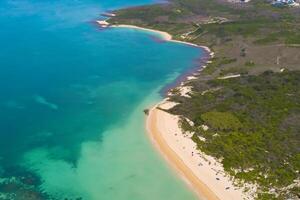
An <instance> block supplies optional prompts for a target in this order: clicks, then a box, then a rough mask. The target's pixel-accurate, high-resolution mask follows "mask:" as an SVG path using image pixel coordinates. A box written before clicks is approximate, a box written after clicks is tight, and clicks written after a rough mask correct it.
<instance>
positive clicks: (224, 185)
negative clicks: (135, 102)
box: [147, 101, 252, 200]
mask: <svg viewBox="0 0 300 200" xmlns="http://www.w3.org/2000/svg"><path fill="white" fill-rule="evenodd" d="M174 105H175V104H174V103H173V102H167V101H163V102H162V103H161V104H159V105H158V106H155V107H154V108H152V109H151V111H150V112H149V116H148V118H147V130H148V132H149V135H150V137H151V139H152V141H153V143H154V144H155V146H156V147H157V148H158V149H159V151H160V152H161V153H162V154H163V156H164V157H165V158H166V159H167V160H168V161H169V162H170V164H171V165H172V166H173V167H174V168H175V169H176V171H177V172H179V174H180V175H181V177H183V178H184V180H186V181H187V183H188V184H189V185H190V186H191V187H192V188H193V189H194V190H195V191H196V192H197V194H198V195H199V198H200V199H201V200H204V199H209V200H211V199H212V200H215V199H220V200H221V199H222V200H241V199H252V198H251V196H250V195H247V194H245V193H243V189H242V188H238V187H235V186H234V185H233V182H232V181H231V179H230V177H228V176H227V175H226V174H225V173H224V170H223V167H222V165H221V164H220V163H219V162H217V161H216V160H215V159H214V158H212V157H210V156H207V155H204V154H202V153H201V152H199V150H196V144H195V143H194V142H193V141H192V139H191V138H190V137H191V136H192V134H190V135H184V134H183V133H182V131H181V129H180V128H179V126H178V120H179V117H178V116H174V115H171V114H169V113H167V112H164V111H162V110H160V109H157V107H160V108H163V109H169V108H170V107H172V106H174Z"/></svg>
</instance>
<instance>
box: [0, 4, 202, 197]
mask: <svg viewBox="0 0 300 200" xmlns="http://www.w3.org/2000/svg"><path fill="white" fill-rule="evenodd" d="M147 3H153V2H151V1H148V0H119V1H112V0H105V1H96V0H86V1H83V0H77V1H75V0H54V1H50V0H43V1H41V0H2V1H1V2H0V23H1V29H0V44H1V49H0V92H1V95H0V111H1V112H0V199H64V198H68V199H76V198H79V197H81V198H82V199H88V200H94V199H95V200H98V199H110V200H111V199H122V200H123V199H124V200H126V199H130V200H134V199H137V200H138V199H139V200H140V199H143V200H147V199H156V200H159V199H167V198H168V199H175V200H176V199H178V200H179V199H185V200H188V199H194V198H195V197H194V194H193V193H192V192H191V191H189V189H187V187H186V186H185V184H184V183H182V181H181V180H180V179H178V178H177V177H176V176H175V175H174V173H173V172H172V171H171V170H170V169H169V167H168V166H167V165H166V164H165V162H164V161H163V159H162V158H161V157H160V156H159V155H158V154H157V152H156V151H155V149H154V148H153V147H152V146H151V144H150V142H149V140H148V138H147V135H146V133H145V130H144V116H143V109H144V108H146V107H149V106H150V105H153V104H155V103H156V102H158V101H159V100H160V99H161V98H162V97H161V96H159V90H160V89H161V87H163V86H164V85H165V84H167V83H169V82H171V81H173V80H174V79H175V78H176V77H177V76H178V75H179V74H180V73H181V72H183V71H185V70H187V69H188V68H191V67H194V66H195V59H196V58H199V56H201V54H203V52H202V50H200V49H197V48H192V47H188V46H185V45H182V44H177V43H171V42H157V39H154V37H156V36H155V35H153V34H151V33H146V32H138V31H136V30H130V29H116V28H114V29H109V30H100V29H99V28H98V27H97V26H96V25H95V24H94V23H92V21H93V20H95V19H97V18H98V17H99V13H101V12H103V11H105V10H110V9H115V8H120V7H127V6H131V5H140V4H147ZM174 58H176V59H174Z"/></svg>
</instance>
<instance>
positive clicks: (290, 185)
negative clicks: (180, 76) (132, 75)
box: [105, 0, 300, 200]
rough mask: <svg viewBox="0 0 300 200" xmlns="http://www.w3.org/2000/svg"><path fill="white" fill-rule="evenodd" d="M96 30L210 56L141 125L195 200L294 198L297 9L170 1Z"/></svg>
mask: <svg viewBox="0 0 300 200" xmlns="http://www.w3.org/2000/svg"><path fill="white" fill-rule="evenodd" d="M105 23H107V24H105V25H106V26H112V27H131V28H139V27H140V28H142V29H144V30H158V31H159V32H160V33H162V34H163V35H165V37H164V39H166V40H171V38H172V39H174V40H175V41H182V42H184V43H187V44H194V45H196V46H207V48H209V49H210V50H211V51H212V52H213V54H211V58H210V60H209V61H208V62H207V63H205V64H203V63H199V70H198V71H195V72H194V73H193V74H191V75H190V76H189V77H187V78H186V80H185V81H184V82H183V83H181V84H180V85H179V86H178V87H175V88H173V89H171V90H170V91H169V93H168V94H167V97H166V100H165V101H164V102H162V103H160V104H158V105H156V106H155V107H154V108H152V109H151V110H150V112H149V116H148V118H147V129H148V131H149V133H150V136H151V138H152V140H153V142H154V144H155V145H156V146H157V147H158V149H160V151H161V153H162V154H163V155H164V156H165V157H166V159H167V160H168V161H169V162H170V164H171V165H172V166H174V169H176V170H177V171H178V172H179V174H180V175H181V176H182V177H183V178H184V179H185V180H187V183H188V184H189V185H191V186H192V188H193V189H195V191H196V192H197V193H198V194H199V196H201V198H202V199H260V200H272V199H279V200H280V199H282V200H283V199H299V198H300V176H299V171H300V165H299V163H300V149H299V146H300V126H299V124H300V109H299V108H300V90H299V87H300V71H299V70H300V34H299V33H300V10H299V8H298V7H291V6H283V7H280V8H279V7H276V6H274V4H272V2H270V1H268V0H263V1H261V0H252V1H248V2H240V1H225V0H192V1H191V0H170V1H169V2H168V3H161V4H155V5H147V6H140V7H133V8H126V9H121V10H116V11H114V16H113V17H111V18H110V19H108V20H107V21H105ZM167 33H169V34H171V35H172V37H171V36H170V35H169V34H167Z"/></svg>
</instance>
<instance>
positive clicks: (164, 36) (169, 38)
mask: <svg viewBox="0 0 300 200" xmlns="http://www.w3.org/2000/svg"><path fill="white" fill-rule="evenodd" d="M96 22H97V23H98V24H99V25H100V26H101V27H103V28H129V29H136V30H141V31H148V32H153V33H158V34H159V35H160V36H161V37H162V39H163V40H165V41H170V42H176V43H181V44H185V45H189V46H193V47H199V48H203V49H205V50H206V51H207V52H209V54H210V56H213V54H214V53H213V52H212V51H211V50H210V49H209V48H208V47H207V46H200V45H197V44H194V43H191V42H184V41H180V40H174V39H173V36H172V35H171V34H169V33H167V32H164V31H159V30H155V29H150V28H143V27H139V26H134V25H126V24H120V25H110V24H109V23H107V22H106V21H96Z"/></svg>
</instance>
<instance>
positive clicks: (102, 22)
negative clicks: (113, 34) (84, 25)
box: [96, 20, 109, 28]
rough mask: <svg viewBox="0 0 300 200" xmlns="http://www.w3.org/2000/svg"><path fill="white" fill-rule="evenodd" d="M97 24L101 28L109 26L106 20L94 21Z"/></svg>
mask: <svg viewBox="0 0 300 200" xmlns="http://www.w3.org/2000/svg"><path fill="white" fill-rule="evenodd" d="M96 22H97V23H98V24H99V25H100V27H102V28H106V27H108V26H109V23H108V22H107V21H100V20H98V21H96Z"/></svg>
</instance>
